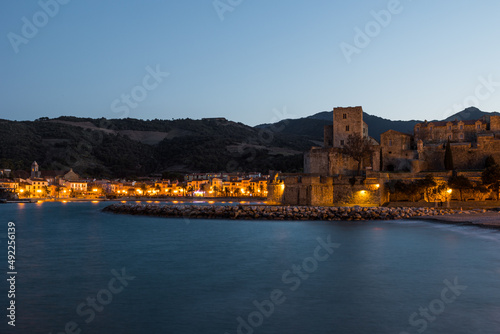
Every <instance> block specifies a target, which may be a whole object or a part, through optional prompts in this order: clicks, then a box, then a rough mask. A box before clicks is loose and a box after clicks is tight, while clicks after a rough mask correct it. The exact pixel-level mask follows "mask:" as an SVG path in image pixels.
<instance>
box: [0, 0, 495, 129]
mask: <svg viewBox="0 0 500 334" xmlns="http://www.w3.org/2000/svg"><path fill="white" fill-rule="evenodd" d="M59 1H60V3H59V2H56V0H42V1H9V2H8V5H6V4H4V6H3V8H2V11H1V13H0V28H1V29H0V32H1V33H2V34H3V37H2V42H1V43H0V60H1V64H2V66H1V68H0V78H1V80H0V85H1V86H0V88H1V102H0V103H1V108H0V110H1V111H0V118H6V119H15V120H33V119H36V118H39V117H44V116H48V117H58V116H61V115H73V116H79V117H106V118H118V117H132V118H142V119H153V118H160V119H172V118H186V117H189V118H194V119H198V118H202V117H226V118H228V119H231V120H234V121H239V122H243V123H246V124H249V125H256V124H260V123H269V122H274V121H277V120H279V119H281V118H289V117H290V118H298V117H304V116H308V115H312V114H314V113H317V112H320V111H325V110H331V109H332V108H333V107H336V106H357V105H361V106H363V109H364V110H365V111H366V112H368V113H369V114H373V115H377V116H380V117H384V118H390V119H403V120H408V119H442V118H446V117H447V116H450V115H451V114H453V113H455V112H456V111H458V110H461V109H463V108H465V107H468V106H470V105H475V106H477V107H479V108H480V109H482V110H485V111H500V108H499V106H500V44H499V43H498V32H499V31H500V20H499V19H498V13H500V3H499V2H498V1H494V0H485V1H480V2H477V1H464V0H455V1H451V0H444V1H430V0H420V1H418V0H413V1H411V0H401V1H397V0H390V1H378V0H370V1H368V0H360V1H342V2H341V1H331V0H329V1H327V0H317V1H305V0H304V1H302V0H295V1H289V0H288V1H285V0H273V1H264V0H243V1H242V0H217V1H213V0H176V1H173V0H170V1H168V0H144V1H97V0H85V1H83V0H71V1H68V0H59ZM65 2H67V3H65ZM55 4H57V5H55ZM215 5H217V8H218V9H216V6H215ZM42 7H45V8H48V9H46V10H45V11H44V9H43V8H42ZM56 7H57V9H56ZM56 11H57V13H56ZM47 12H49V13H48V14H47ZM374 13H378V14H376V15H374ZM387 13H389V14H390V17H389V16H388V15H387ZM49 14H51V15H49ZM376 16H378V21H377V18H376ZM26 22H28V23H26ZM30 25H33V26H32V27H34V28H35V29H37V31H33V30H30V29H29V28H30ZM37 25H38V26H37ZM359 31H361V33H359ZM360 36H361V37H360ZM346 50H348V51H346ZM353 50H355V51H353ZM152 72H160V73H159V74H157V75H156V76H153V75H151V73H152ZM167 73H168V74H167ZM127 96H128V98H127Z"/></svg>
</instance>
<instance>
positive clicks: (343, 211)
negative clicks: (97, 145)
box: [102, 203, 500, 228]
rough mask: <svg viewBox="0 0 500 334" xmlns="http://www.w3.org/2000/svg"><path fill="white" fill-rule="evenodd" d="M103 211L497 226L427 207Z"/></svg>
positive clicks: (490, 217)
mask: <svg viewBox="0 0 500 334" xmlns="http://www.w3.org/2000/svg"><path fill="white" fill-rule="evenodd" d="M102 211H103V212H110V213H114V214H128V215H143V216H154V217H164V218H184V219H229V220H281V221H283V220H287V221H292V220H295V221H299V220H302V221H307V220H309V221H314V220H316V221H318V220H323V221H357V220H360V221H362V220H400V219H407V220H416V219H418V220H429V221H436V222H442V223H448V224H458V225H473V226H480V227H489V228H500V212H494V211H487V210H484V209H475V210H454V209H442V208H428V207H421V208H419V207H414V208H408V207H398V208H387V207H309V206H271V205H232V206H222V205H219V206H215V205H208V206H207V205H204V206H201V205H182V204H181V205H158V204H144V203H115V204H111V205H109V206H107V207H105V208H104V209H102Z"/></svg>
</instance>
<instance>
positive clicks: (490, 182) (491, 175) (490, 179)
mask: <svg viewBox="0 0 500 334" xmlns="http://www.w3.org/2000/svg"><path fill="white" fill-rule="evenodd" d="M481 180H482V181H483V184H484V185H485V186H488V188H489V189H491V190H493V191H494V192H495V197H497V198H498V190H499V188H500V166H499V165H497V164H494V165H493V166H490V167H488V168H486V169H485V170H484V171H483V173H482V174H481Z"/></svg>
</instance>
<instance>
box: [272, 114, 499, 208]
mask: <svg viewBox="0 0 500 334" xmlns="http://www.w3.org/2000/svg"><path fill="white" fill-rule="evenodd" d="M350 134H359V135H362V136H364V137H368V126H367V125H366V123H365V122H364V121H363V109H362V108H361V107H348V108H335V109H334V110H333V125H331V126H325V127H324V146H323V147H313V148H311V149H310V150H309V151H308V152H306V153H305V155H304V172H305V173H304V174H292V175H277V176H276V177H275V178H274V179H273V180H272V181H271V182H270V183H269V186H268V191H269V197H268V199H269V201H270V202H271V203H275V204H284V205H314V206H332V205H349V204H357V205H381V204H383V203H386V202H389V201H390V200H391V197H390V194H389V189H386V184H387V183H388V182H389V181H391V180H395V179H399V180H401V179H403V180H406V181H407V182H411V181H413V180H417V179H423V178H425V176H426V175H427V174H429V173H432V174H433V176H434V177H435V178H436V180H438V181H439V182H445V181H446V180H448V178H449V177H450V176H451V172H447V171H444V155H445V147H446V143H447V142H448V141H450V147H451V150H452V155H453V161H454V166H455V168H456V169H457V170H465V171H461V172H459V174H460V175H465V176H467V177H469V178H471V179H473V180H474V181H476V182H479V180H480V171H479V170H482V169H484V165H485V161H486V158H487V157H488V156H489V155H491V156H493V157H494V158H495V160H496V161H498V162H500V116H489V117H484V118H482V119H480V120H473V121H459V120H456V121H453V122H422V123H419V124H417V125H416V126H415V128H414V133H413V134H408V133H402V132H399V131H395V130H389V131H386V132H385V133H383V134H382V135H381V139H380V144H379V143H377V142H376V141H375V140H373V139H372V143H373V147H372V148H373V153H372V155H371V156H370V157H367V158H366V159H365V160H364V161H363V175H362V176H355V173H356V171H357V162H356V161H354V160H353V159H352V158H350V157H348V156H345V155H344V154H342V147H343V146H344V144H345V143H346V142H347V138H348V136H349V135H350ZM473 170H477V171H473Z"/></svg>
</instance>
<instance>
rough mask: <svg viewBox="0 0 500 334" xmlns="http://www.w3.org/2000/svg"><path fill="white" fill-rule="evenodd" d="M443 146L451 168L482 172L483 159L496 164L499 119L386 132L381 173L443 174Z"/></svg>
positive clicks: (424, 124)
mask: <svg viewBox="0 0 500 334" xmlns="http://www.w3.org/2000/svg"><path fill="white" fill-rule="evenodd" d="M447 142H450V147H451V151H452V156H453V163H454V167H455V168H456V169H459V170H472V169H478V170H479V169H483V168H484V164H485V161H486V158H487V157H488V156H490V155H491V156H493V158H495V160H496V161H499V162H500V116H486V117H483V118H481V119H477V120H466V121H462V120H455V121H443V122H427V121H425V122H422V123H418V124H416V125H415V127H414V133H413V134H403V133H400V132H398V131H394V130H389V131H386V132H384V133H383V134H382V135H381V143H380V144H381V146H380V147H381V152H382V157H383V158H382V160H383V161H382V164H381V165H382V167H381V170H382V171H388V172H393V171H403V172H404V171H410V172H414V173H418V172H420V171H424V170H434V171H438V170H443V169H444V154H445V147H446V144H447Z"/></svg>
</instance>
